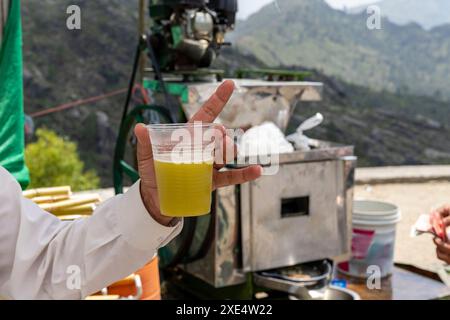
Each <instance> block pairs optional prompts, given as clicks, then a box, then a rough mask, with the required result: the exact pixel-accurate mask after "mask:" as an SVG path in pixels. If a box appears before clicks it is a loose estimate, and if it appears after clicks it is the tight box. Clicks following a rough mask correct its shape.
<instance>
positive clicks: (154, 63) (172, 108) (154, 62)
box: [146, 34, 178, 123]
mask: <svg viewBox="0 0 450 320" xmlns="http://www.w3.org/2000/svg"><path fill="white" fill-rule="evenodd" d="M150 36H151V34H149V35H148V36H147V39H146V41H147V49H148V53H149V56H150V60H152V66H153V70H154V71H155V73H156V78H157V80H158V81H159V83H160V86H161V90H162V92H163V94H164V99H165V100H166V106H167V108H168V109H169V112H170V116H171V118H172V122H174V123H176V122H177V120H178V106H174V105H173V104H172V99H171V98H170V96H169V93H168V92H167V88H166V83H165V82H164V77H163V75H162V72H161V68H160V66H159V62H158V60H157V59H156V54H155V50H153V46H152V43H151V40H150Z"/></svg>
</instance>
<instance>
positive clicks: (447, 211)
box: [436, 205, 450, 218]
mask: <svg viewBox="0 0 450 320" xmlns="http://www.w3.org/2000/svg"><path fill="white" fill-rule="evenodd" d="M436 214H438V215H439V216H440V217H441V218H445V217H448V216H450V205H445V206H443V207H441V208H439V209H437V210H436Z"/></svg>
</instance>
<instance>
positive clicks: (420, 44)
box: [232, 0, 450, 99]
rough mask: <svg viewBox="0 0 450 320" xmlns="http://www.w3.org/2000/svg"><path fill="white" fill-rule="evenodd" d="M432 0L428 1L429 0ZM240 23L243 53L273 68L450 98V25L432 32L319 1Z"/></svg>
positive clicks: (287, 4) (297, 2)
mask: <svg viewBox="0 0 450 320" xmlns="http://www.w3.org/2000/svg"><path fill="white" fill-rule="evenodd" d="M427 1H428V0H427ZM278 7H279V9H276V8H275V6H273V5H268V6H266V7H264V8H262V9H261V10H260V11H259V12H257V13H255V14H253V15H252V16H250V17H249V18H248V19H247V20H246V21H244V22H242V23H241V24H239V25H238V27H237V30H236V31H235V34H233V35H232V39H233V40H234V42H235V47H236V48H237V49H238V50H240V51H241V52H243V53H245V54H247V53H249V54H250V53H251V54H253V55H255V56H256V57H257V58H258V59H260V60H261V61H264V62H265V63H266V64H268V65H270V66H278V65H284V66H289V65H302V66H305V67H309V68H314V69H318V70H322V71H323V72H324V73H326V74H328V75H332V76H335V77H339V78H341V79H342V80H344V81H346V82H349V83H354V84H358V85H363V86H367V87H370V88H372V89H374V90H388V91H391V92H411V93H414V94H417V95H430V96H440V95H442V96H443V97H445V98H447V99H448V98H450V90H448V88H449V86H450V76H449V74H450V25H446V26H442V27H438V28H435V29H433V30H431V31H426V30H424V29H422V28H421V27H420V26H418V25H416V24H412V25H407V26H398V25H396V24H394V23H391V22H390V21H388V20H386V19H384V20H383V21H382V30H369V28H367V24H366V21H367V15H366V14H365V13H364V14H360V15H349V14H346V13H344V12H342V11H338V10H334V9H332V8H330V7H329V6H328V5H327V4H326V3H325V2H324V1H318V0H279V1H278Z"/></svg>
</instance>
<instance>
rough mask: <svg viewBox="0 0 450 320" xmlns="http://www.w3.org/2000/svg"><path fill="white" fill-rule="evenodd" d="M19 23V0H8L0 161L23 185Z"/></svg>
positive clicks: (0, 67) (1, 60)
mask: <svg viewBox="0 0 450 320" xmlns="http://www.w3.org/2000/svg"><path fill="white" fill-rule="evenodd" d="M24 135H25V132H24V112H23V82H22V25H21V18H20V0H12V1H11V2H10V7H9V14H8V19H7V20H6V25H5V28H4V29H3V37H2V43H1V48H0V165H1V166H3V167H4V168H5V169H6V170H8V171H9V172H11V173H12V174H13V175H14V176H15V177H16V179H17V180H18V181H19V183H20V184H21V186H22V188H25V187H26V186H27V185H28V183H29V174H28V170H27V168H26V166H25V161H24V144H25V141H24Z"/></svg>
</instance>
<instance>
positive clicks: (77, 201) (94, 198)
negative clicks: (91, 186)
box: [39, 194, 100, 212]
mask: <svg viewBox="0 0 450 320" xmlns="http://www.w3.org/2000/svg"><path fill="white" fill-rule="evenodd" d="M98 202H100V196H99V195H98V194H92V195H86V196H80V197H77V198H72V199H69V200H64V201H59V202H54V203H43V204H40V205H39V207H41V208H42V209H44V210H46V211H49V212H53V211H57V210H60V209H62V208H69V207H77V206H81V205H83V204H89V203H91V204H95V203H98Z"/></svg>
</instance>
